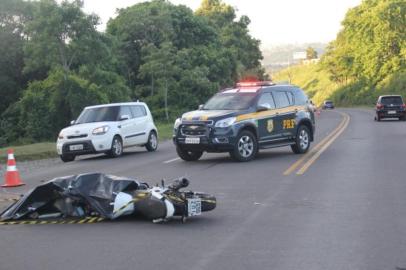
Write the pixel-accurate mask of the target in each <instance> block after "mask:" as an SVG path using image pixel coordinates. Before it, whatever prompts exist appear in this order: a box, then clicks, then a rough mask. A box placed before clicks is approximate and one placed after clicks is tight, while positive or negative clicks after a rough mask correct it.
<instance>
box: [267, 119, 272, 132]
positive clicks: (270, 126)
mask: <svg viewBox="0 0 406 270" xmlns="http://www.w3.org/2000/svg"><path fill="white" fill-rule="evenodd" d="M266 129H267V130H268V132H269V133H272V131H273V120H268V122H267V125H266Z"/></svg>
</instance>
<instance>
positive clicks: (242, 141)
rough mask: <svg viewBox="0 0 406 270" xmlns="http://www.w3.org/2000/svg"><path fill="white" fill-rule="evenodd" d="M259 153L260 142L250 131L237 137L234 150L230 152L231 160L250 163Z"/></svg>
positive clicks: (244, 131) (243, 132) (245, 131)
mask: <svg viewBox="0 0 406 270" xmlns="http://www.w3.org/2000/svg"><path fill="white" fill-rule="evenodd" d="M257 153H258V142H257V139H256V137H255V135H254V134H253V133H252V132H251V131H248V130H243V131H242V132H240V134H239V135H238V136H237V139H236V143H235V145H234V149H233V150H232V151H231V152H230V156H231V158H233V159H234V160H236V161H241V162H245V161H250V160H252V159H254V158H255V156H256V155H257Z"/></svg>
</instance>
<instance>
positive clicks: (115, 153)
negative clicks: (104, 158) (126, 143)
mask: <svg viewBox="0 0 406 270" xmlns="http://www.w3.org/2000/svg"><path fill="white" fill-rule="evenodd" d="M122 154H123V142H122V141H121V139H120V137H118V136H115V137H114V138H113V142H112V143H111V149H110V151H109V153H108V155H109V156H110V157H113V158H115V157H119V156H121V155H122Z"/></svg>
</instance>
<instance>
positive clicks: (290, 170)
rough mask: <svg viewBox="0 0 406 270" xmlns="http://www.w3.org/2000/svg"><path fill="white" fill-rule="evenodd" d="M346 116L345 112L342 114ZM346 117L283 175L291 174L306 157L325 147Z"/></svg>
mask: <svg viewBox="0 0 406 270" xmlns="http://www.w3.org/2000/svg"><path fill="white" fill-rule="evenodd" d="M342 115H343V116H345V115H344V114H342ZM345 120H346V119H345V117H344V118H343V120H342V121H341V122H340V124H339V125H338V126H337V127H336V128H335V129H334V130H333V131H332V132H331V133H330V134H328V135H327V136H326V137H324V139H323V140H321V141H320V142H319V143H318V144H317V145H316V146H315V147H313V148H312V149H311V150H310V152H308V153H307V154H305V155H304V156H303V157H301V158H300V159H299V160H297V161H296V162H295V163H293V164H292V165H291V166H290V167H289V168H288V169H287V170H286V171H284V172H283V175H289V174H291V173H292V172H293V171H294V170H296V168H297V167H299V166H300V165H301V164H302V163H303V162H304V161H305V160H306V159H308V158H309V157H310V156H312V155H313V154H314V153H316V152H317V151H318V150H319V149H320V148H322V147H323V145H324V144H325V143H327V142H328V140H329V139H330V138H332V137H333V136H334V135H335V134H337V132H338V131H339V130H340V129H341V128H342V127H343V125H344V124H345Z"/></svg>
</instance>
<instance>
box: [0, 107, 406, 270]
mask: <svg viewBox="0 0 406 270" xmlns="http://www.w3.org/2000/svg"><path fill="white" fill-rule="evenodd" d="M339 112H344V113H345V114H340V113H339ZM347 115H348V116H349V118H348V116H347ZM347 118H348V119H347ZM346 119H347V120H346ZM345 121H347V122H345ZM340 126H341V128H340ZM337 127H338V128H337ZM334 130H335V133H334V134H337V136H333V135H334V134H333V135H331V136H328V135H329V134H330V133H331V132H332V131H334ZM338 134H339V136H338ZM325 138H327V139H325ZM323 139H325V140H323ZM328 139H331V140H328ZM334 139H335V140H334ZM333 140H334V141H333ZM320 142H321V144H319V143H320ZM318 144H319V145H318ZM316 145H318V146H317V147H315V146H316ZM312 149H313V151H312V153H310V154H309V155H308V156H307V158H306V159H305V160H303V162H302V163H300V164H299V165H298V166H297V167H295V169H294V170H289V168H292V165H294V164H295V162H296V163H297V161H298V160H300V159H302V157H303V156H300V155H294V154H293V153H292V152H291V150H290V148H289V147H284V148H278V149H270V150H265V151H262V152H261V153H260V154H259V156H258V158H257V159H256V160H254V161H253V162H249V163H235V162H232V161H231V160H230V159H229V157H228V155H227V154H205V155H203V157H202V159H201V160H200V161H198V162H193V163H188V162H183V161H181V160H178V159H176V158H177V156H176V153H175V150H174V147H173V145H172V144H171V142H164V143H162V144H161V145H160V148H159V151H157V152H155V153H147V152H146V151H144V150H143V149H137V150H135V151H132V152H131V153H128V154H126V155H125V156H123V157H121V158H118V159H108V158H105V157H104V156H98V157H83V158H80V159H79V160H77V161H75V162H72V163H68V164H62V163H61V162H55V161H54V162H52V163H50V164H49V165H47V164H46V163H44V164H42V165H39V166H37V167H34V168H31V169H24V168H22V170H21V174H22V177H23V179H24V181H25V182H26V183H27V185H26V186H24V187H22V188H16V189H13V190H11V191H8V192H23V191H25V190H27V189H28V188H30V187H33V186H36V185H38V184H40V183H41V181H43V180H48V179H51V178H53V177H57V176H63V175H71V174H78V173H84V172H95V171H97V172H105V173H110V174H115V175H122V176H130V177H135V178H139V179H141V180H143V181H147V182H149V183H157V182H159V181H160V179H161V178H166V179H172V178H176V177H180V176H186V177H188V178H189V179H190V180H191V186H190V189H192V190H196V191H197V190H199V191H204V192H208V193H212V194H214V195H215V196H216V197H217V199H218V207H217V208H216V209H215V210H214V211H212V212H208V213H204V214H203V215H202V216H200V217H195V218H190V219H189V220H188V221H187V223H185V224H181V223H180V221H178V220H173V221H170V222H168V223H165V224H153V223H151V222H149V221H146V220H131V219H130V220H129V219H125V220H118V221H114V222H102V223H97V224H83V225H78V224H72V225H8V226H1V227H0V269H1V270H19V269H32V270H37V269H38V270H44V269H59V270H65V269H66V270H68V269H97V270H103V269H142V270H149V269H151V270H152V269H154V270H155V269H160V268H164V269H177V270H183V269H185V270H195V269H196V270H197V269H224V270H227V269H232V270H236V269H283V270H285V269H286V270H292V269H305V270H318V269H320V270H325V269H340V270H342V269H349V270H354V269H365V270H374V269H376V270H382V269H393V270H395V269H402V268H406V177H405V166H406V162H405V156H406V155H405V154H406V122H399V121H383V122H374V121H373V112H372V111H369V110H361V109H346V110H337V111H327V112H322V114H321V116H319V117H317V134H316V141H315V143H314V144H313V145H312ZM316 155H318V157H317V158H314V160H313V161H312V162H308V161H309V160H311V158H312V157H313V156H315V157H316ZM17 160H18V157H17ZM305 164H307V165H308V167H307V169H306V170H304V171H303V174H297V172H298V170H300V168H302V166H304V165H305ZM17 166H18V164H17ZM287 171H288V172H289V173H286V172H287ZM0 195H1V196H5V195H8V194H6V193H5V191H4V190H0Z"/></svg>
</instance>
